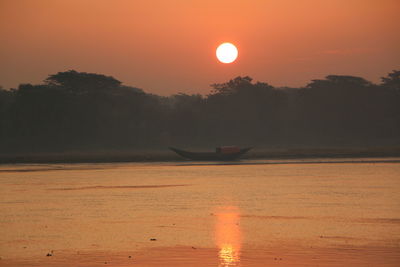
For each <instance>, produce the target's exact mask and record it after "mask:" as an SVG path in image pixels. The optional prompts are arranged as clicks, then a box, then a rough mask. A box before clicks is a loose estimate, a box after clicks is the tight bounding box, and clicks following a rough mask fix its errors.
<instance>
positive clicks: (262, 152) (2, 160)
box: [0, 147, 400, 164]
mask: <svg viewBox="0 0 400 267" xmlns="http://www.w3.org/2000/svg"><path fill="white" fill-rule="evenodd" d="M374 157H400V147H383V148H382V147H381V148H296V149H265V148H260V149H257V148H254V149H253V150H252V151H250V152H249V153H248V154H246V155H244V157H243V159H307V158H310V159H312V158H374ZM160 161H161V162H162V161H187V160H185V159H184V158H181V157H180V156H178V155H176V154H175V153H173V152H172V151H169V150H168V149H165V150H157V151H156V150H148V151H84V152H79V151H68V152H37V153H9V154H0V164H17V163H108V162H109V163H113V162H160Z"/></svg>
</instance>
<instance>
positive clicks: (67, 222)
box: [0, 159, 400, 266]
mask: <svg viewBox="0 0 400 267" xmlns="http://www.w3.org/2000/svg"><path fill="white" fill-rule="evenodd" d="M399 162H400V161H399V159H389V160H388V159H384V160H383V159H372V160H367V161H366V160H364V162H363V160H357V159H352V160H337V159H336V160H313V161H301V160H297V161H296V160H291V161H242V162H238V163H236V164H212V163H194V162H182V163H176V162H175V163H145V164H143V163H124V164H62V165H61V164H51V165H44V164H40V165H2V166H0V214H1V216H0V257H1V260H0V265H2V264H4V266H8V265H9V266H14V265H15V266H18V264H20V265H21V264H22V263H24V264H26V266H33V265H34V264H33V263H35V262H36V263H37V264H39V265H40V266H46V265H48V266H61V265H63V261H62V260H59V261H56V260H57V255H61V254H62V255H67V256H65V259H64V260H65V261H64V263H65V262H67V261H68V260H67V259H68V255H72V254H74V255H78V256H75V258H77V262H82V261H81V260H80V259H79V253H80V252H82V253H83V252H84V253H87V254H90V253H92V254H93V255H94V256H92V258H90V259H93V262H87V263H86V264H83V265H82V266H89V265H90V264H89V263H93V264H94V263H95V262H96V260H98V262H97V263H99V264H100V261H101V264H104V262H103V260H102V258H101V257H103V256H104V255H105V253H109V254H110V253H111V254H112V253H116V254H118V253H120V254H121V255H122V254H123V253H125V252H126V253H128V252H129V253H131V254H132V255H133V258H134V259H136V258H138V260H137V261H136V262H134V261H132V262H131V263H130V264H128V263H127V262H125V261H124V262H122V261H117V260H116V261H115V262H114V265H113V266H168V265H171V266H172V265H174V266H178V264H177V262H181V263H182V262H183V263H185V264H192V265H196V263H198V264H199V266H265V265H267V263H268V264H269V265H271V266H275V265H277V264H278V265H279V264H280V266H303V265H301V264H302V263H304V266H346V264H344V263H349V262H351V263H352V264H351V265H352V266H357V265H358V266H365V265H366V264H368V263H371V265H370V266H396V265H397V266H400V248H399V247H400V164H399ZM151 239H155V240H151ZM51 251H53V252H51ZM155 251H156V252H155ZM162 251H167V252H166V253H165V255H160V254H159V253H162ZM122 252H123V253H122ZM153 252H154V253H153ZM47 253H53V254H54V255H53V257H52V258H51V260H53V261H54V262H53V263H52V262H51V261H50V260H49V258H50V257H44V256H45V255H46V254H47ZM157 253H158V254H157ZM107 255H108V254H107ZM124 255H125V254H124ZM126 255H128V254H126ZM121 257H122V256H121ZM140 257H142V258H143V259H142V264H140V259H141V258H140ZM43 258H46V259H45V260H46V261H47V262H45V263H43V262H40V261H41V260H44V259H43ZM99 258H100V259H99ZM124 258H125V256H124ZM126 258H127V257H126ZM88 261H90V260H88ZM38 262H39V263H38ZM199 262H200V263H199ZM134 263H135V264H134ZM13 264H14V265H13ZM52 264H53V265H52ZM65 264H66V263H65ZM39 265H38V266H39ZM278 265H277V266H278ZM35 266H36V265H35ZM65 266H67V264H66V265H65ZM90 266H91V265H90ZM93 266H97V265H93ZM179 266H181V265H179ZM182 266H184V265H182Z"/></svg>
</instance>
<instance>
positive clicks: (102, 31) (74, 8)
mask: <svg viewBox="0 0 400 267" xmlns="http://www.w3.org/2000/svg"><path fill="white" fill-rule="evenodd" d="M398 14H400V1H399V0H246V1H235V0H223V1H218V0H201V1H190V0H154V1H150V0H148V1H144V0H143V1H134V0H0V36H1V42H0V85H2V86H3V87H4V88H9V87H16V86H17V85H18V84H19V83H28V82H29V83H39V82H40V81H41V80H43V79H44V78H46V77H47V75H48V74H52V73H56V72H58V71H65V70H69V69H75V70H77V71H85V72H96V73H102V74H106V75H112V76H114V77H115V78H117V79H118V80H120V81H122V82H123V83H125V84H127V85H132V86H136V87H140V88H143V89H144V90H145V91H146V92H152V93H157V94H161V95H169V94H172V93H177V92H184V93H202V94H206V93H208V92H209V90H210V87H209V84H211V83H215V82H225V81H227V80H229V79H231V78H234V77H236V76H238V75H248V76H251V77H253V78H254V79H255V80H259V81H265V82H268V83H270V84H272V85H274V86H285V85H286V86H303V85H306V84H307V82H309V81H310V79H314V78H322V77H324V76H326V75H328V74H346V75H356V76H362V77H365V78H367V79H369V80H371V81H373V82H378V81H379V77H381V76H383V75H386V74H387V73H388V72H390V71H391V70H393V69H400V34H399V29H400V22H399V17H398ZM224 41H228V42H232V43H234V44H236V45H237V47H238V49H239V57H238V60H237V61H236V62H235V63H233V64H222V63H219V62H218V61H217V60H216V58H215V49H216V47H217V46H218V44H219V43H221V42H224Z"/></svg>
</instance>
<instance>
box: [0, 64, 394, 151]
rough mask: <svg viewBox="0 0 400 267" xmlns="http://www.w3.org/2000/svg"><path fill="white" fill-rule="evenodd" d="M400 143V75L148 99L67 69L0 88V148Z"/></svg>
mask: <svg viewBox="0 0 400 267" xmlns="http://www.w3.org/2000/svg"><path fill="white" fill-rule="evenodd" d="M233 144H235V145H239V146H259V147H272V146H273V147H285V146H314V147H315V146H340V147H343V146H393V145H399V144H400V71H393V72H391V73H389V74H388V75H387V76H385V77H383V78H382V80H381V83H379V84H374V83H371V82H369V81H367V80H365V79H363V78H361V77H354V76H343V75H329V76H326V77H325V79H317V80H312V81H311V82H310V83H309V84H308V85H306V86H305V87H301V88H275V87H273V86H271V85H269V84H268V83H264V82H254V81H253V80H252V79H251V78H250V77H247V76H246V77H236V78H234V79H232V80H230V81H228V82H226V83H220V84H213V85H212V86H211V91H210V93H209V94H208V95H206V96H202V95H199V94H197V95H188V94H183V93H181V94H176V95H172V96H168V97H164V96H158V95H155V94H149V93H146V92H144V91H143V90H141V89H139V88H135V87H131V86H126V85H124V84H122V83H121V82H120V81H118V80H116V79H115V78H113V77H110V76H106V75H101V74H95V73H85V72H77V71H74V70H70V71H65V72H59V73H57V74H52V75H49V76H48V77H47V78H46V79H45V80H44V81H43V83H41V84H21V85H19V87H18V88H16V89H10V90H5V89H1V88H0V150H1V151H2V152H3V153H9V152H38V151H66V150H96V149H117V150H119V149H164V148H165V147H168V146H178V147H204V148H206V147H207V148H212V147H215V146H219V145H233Z"/></svg>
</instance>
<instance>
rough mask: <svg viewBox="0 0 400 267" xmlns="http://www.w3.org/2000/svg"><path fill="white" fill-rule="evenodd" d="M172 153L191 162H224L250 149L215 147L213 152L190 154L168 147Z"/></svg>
mask: <svg viewBox="0 0 400 267" xmlns="http://www.w3.org/2000/svg"><path fill="white" fill-rule="evenodd" d="M169 149H171V150H172V151H174V152H175V153H176V154H178V155H179V156H182V157H184V158H187V159H191V160H207V161H216V160H218V161H225V160H235V159H238V158H239V157H240V156H242V155H243V154H245V153H246V152H248V151H249V150H250V149H252V148H251V147H247V148H239V147H236V146H223V147H217V148H216V149H215V152H190V151H185V150H182V149H178V148H174V147H169Z"/></svg>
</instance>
